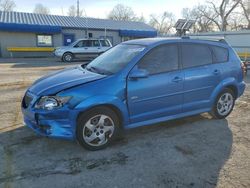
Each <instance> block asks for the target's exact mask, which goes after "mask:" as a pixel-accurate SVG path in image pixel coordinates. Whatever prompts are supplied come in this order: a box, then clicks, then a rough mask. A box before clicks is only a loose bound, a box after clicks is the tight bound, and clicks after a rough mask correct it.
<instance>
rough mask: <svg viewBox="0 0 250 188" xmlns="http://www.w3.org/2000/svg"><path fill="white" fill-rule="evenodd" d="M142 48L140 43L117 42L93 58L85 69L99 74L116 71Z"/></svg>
mask: <svg viewBox="0 0 250 188" xmlns="http://www.w3.org/2000/svg"><path fill="white" fill-rule="evenodd" d="M144 49H145V47H144V46H140V45H125V44H119V45H117V46H115V47H113V48H111V49H110V50H108V51H106V52H105V53H104V54H102V55H100V56H98V57H97V58H96V59H94V60H93V61H92V62H91V63H89V64H88V65H87V67H86V69H87V70H89V71H92V72H96V73H99V74H114V73H117V72H118V71H120V70H122V69H123V68H124V67H125V66H126V65H127V64H128V63H129V62H130V61H131V60H132V59H133V58H134V57H135V56H136V55H138V54H139V53H140V52H141V51H143V50H144Z"/></svg>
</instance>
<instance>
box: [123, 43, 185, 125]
mask: <svg viewBox="0 0 250 188" xmlns="http://www.w3.org/2000/svg"><path fill="white" fill-rule="evenodd" d="M178 62H179V60H178V46H177V45H171V44H169V45H161V46H158V47H156V48H154V49H152V50H151V51H149V52H148V53H147V54H146V55H145V56H144V57H143V58H142V59H141V60H140V61H139V62H138V64H137V65H136V66H135V67H134V69H144V70H147V71H148V72H149V76H148V77H146V78H140V79H136V80H133V79H129V78H128V81H127V97H128V106H129V113H130V121H131V123H136V122H139V121H146V120H152V119H156V118H161V117H167V116H171V115H176V114H179V113H181V112H182V99H183V95H182V89H183V81H184V77H183V72H182V71H181V70H179V63H178ZM132 71H133V70H132ZM132 71H131V72H132Z"/></svg>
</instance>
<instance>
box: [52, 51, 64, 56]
mask: <svg viewBox="0 0 250 188" xmlns="http://www.w3.org/2000/svg"><path fill="white" fill-rule="evenodd" d="M63 53H64V52H61V51H59V52H58V51H57V50H55V51H54V52H53V54H54V56H56V57H60V58H61V57H62V56H63Z"/></svg>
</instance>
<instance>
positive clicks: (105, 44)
mask: <svg viewBox="0 0 250 188" xmlns="http://www.w3.org/2000/svg"><path fill="white" fill-rule="evenodd" d="M100 42H101V45H102V46H103V47H110V45H109V42H108V41H107V40H100Z"/></svg>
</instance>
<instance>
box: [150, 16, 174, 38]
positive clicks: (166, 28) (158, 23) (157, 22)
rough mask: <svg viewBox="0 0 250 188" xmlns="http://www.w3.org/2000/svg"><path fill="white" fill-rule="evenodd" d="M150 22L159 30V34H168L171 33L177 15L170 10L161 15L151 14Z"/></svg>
mask: <svg viewBox="0 0 250 188" xmlns="http://www.w3.org/2000/svg"><path fill="white" fill-rule="evenodd" d="M149 24H150V25H151V26H152V27H154V28H155V29H156V30H157V31H158V33H159V35H166V34H169V33H171V30H172V28H173V26H174V24H175V17H174V15H173V13H170V12H163V13H162V14H160V15H155V14H151V15H150V21H149Z"/></svg>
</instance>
